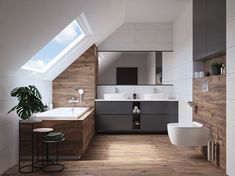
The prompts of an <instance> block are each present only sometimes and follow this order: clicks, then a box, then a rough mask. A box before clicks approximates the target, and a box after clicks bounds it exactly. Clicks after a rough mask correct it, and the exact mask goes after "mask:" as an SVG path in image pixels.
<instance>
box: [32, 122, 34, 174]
mask: <svg viewBox="0 0 235 176" xmlns="http://www.w3.org/2000/svg"><path fill="white" fill-rule="evenodd" d="M33 128H34V125H32V172H34V156H33V155H34V139H33V137H34V134H33Z"/></svg>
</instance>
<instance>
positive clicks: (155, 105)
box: [140, 101, 178, 114]
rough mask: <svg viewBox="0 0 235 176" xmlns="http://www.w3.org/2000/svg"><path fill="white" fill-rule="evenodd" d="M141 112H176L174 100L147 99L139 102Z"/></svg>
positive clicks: (176, 103) (176, 105) (176, 106)
mask: <svg viewBox="0 0 235 176" xmlns="http://www.w3.org/2000/svg"><path fill="white" fill-rule="evenodd" d="M140 111H141V114H178V102H176V101H173V102H172V101H147V102H141V104H140Z"/></svg>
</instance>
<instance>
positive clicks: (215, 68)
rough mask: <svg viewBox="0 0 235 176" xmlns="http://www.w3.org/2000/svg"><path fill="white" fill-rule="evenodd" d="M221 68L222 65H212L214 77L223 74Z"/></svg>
mask: <svg viewBox="0 0 235 176" xmlns="http://www.w3.org/2000/svg"><path fill="white" fill-rule="evenodd" d="M221 67H222V64H220V63H214V64H212V66H211V71H212V75H220V74H221V72H220V70H221V69H220V68H221Z"/></svg>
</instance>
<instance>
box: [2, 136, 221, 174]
mask: <svg viewBox="0 0 235 176" xmlns="http://www.w3.org/2000/svg"><path fill="white" fill-rule="evenodd" d="M63 163H64V164H65V170H64V171H62V172H60V173H56V174H54V175H64V176H73V175H77V176H225V175H226V174H225V173H224V171H223V170H221V169H218V168H217V167H215V166H214V165H212V164H211V163H209V162H207V161H206V160H205V159H204V158H203V157H202V156H201V155H200V154H199V153H198V152H197V151H195V150H194V149H193V148H186V147H176V146H173V145H171V144H170V141H169V139H168V136H167V135H155V134H154V135H146V134H144V135H104V134H102V135H96V136H95V137H94V139H93V141H92V143H91V144H90V146H89V149H88V151H87V152H86V154H85V156H84V157H83V159H82V160H79V161H64V162H63ZM3 175H4V176H15V175H25V174H19V173H18V172H17V165H16V166H14V167H12V168H10V169H9V170H8V171H7V172H6V173H4V174H3ZM39 175H53V174H47V173H43V172H38V173H34V174H27V176H39Z"/></svg>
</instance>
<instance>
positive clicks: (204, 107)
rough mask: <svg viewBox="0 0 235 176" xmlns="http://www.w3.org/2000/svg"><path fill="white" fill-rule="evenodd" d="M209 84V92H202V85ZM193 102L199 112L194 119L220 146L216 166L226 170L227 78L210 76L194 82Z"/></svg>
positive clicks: (194, 115)
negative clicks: (205, 128)
mask: <svg viewBox="0 0 235 176" xmlns="http://www.w3.org/2000/svg"><path fill="white" fill-rule="evenodd" d="M204 82H208V87H209V91H208V92H203V91H202V83H204ZM193 102H195V103H196V105H197V107H198V108H197V112H195V109H194V113H193V119H194V120H195V121H199V122H201V123H202V124H204V125H205V126H207V127H209V128H210V129H211V134H212V138H213V140H214V141H215V142H216V143H218V144H219V157H218V160H217V162H216V163H215V164H218V166H220V167H221V168H223V169H225V168H226V77H225V76H210V77H205V78H198V79H194V80H193Z"/></svg>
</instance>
